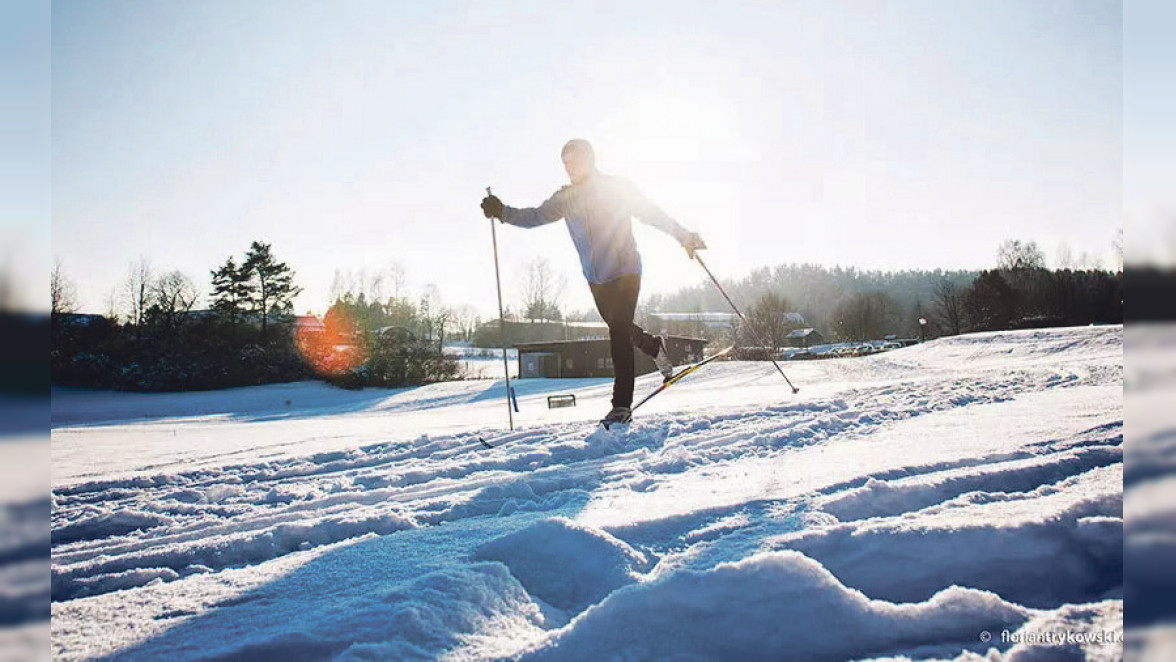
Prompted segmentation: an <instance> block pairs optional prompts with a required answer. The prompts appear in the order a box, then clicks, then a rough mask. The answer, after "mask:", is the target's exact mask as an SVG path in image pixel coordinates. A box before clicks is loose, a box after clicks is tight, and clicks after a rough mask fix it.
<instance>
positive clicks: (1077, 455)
mask: <svg viewBox="0 0 1176 662" xmlns="http://www.w3.org/2000/svg"><path fill="white" fill-rule="evenodd" d="M1122 461H1123V450H1122V448H1120V447H1117V446H1093V447H1086V448H1078V449H1074V450H1072V451H1069V452H1065V453H1055V454H1050V455H1047V456H1044V457H1033V458H1029V459H1026V460H1015V461H1010V462H996V463H993V464H990V465H982V466H980V467H967V468H962V469H957V470H952V471H943V472H936V473H932V474H927V475H920V476H912V477H907V478H902V479H899V480H878V479H876V478H870V479H869V480H868V481H867V482H866V484H865V485H863V486H862V487H859V488H856V489H850V490H845V491H844V492H839V493H837V494H835V495H832V496H830V497H826V498H824V499H822V500H820V501H819V502H818V504H817V506H818V507H819V508H820V509H821V510H823V511H824V512H827V513H829V514H831V515H834V516H835V517H837V518H838V519H840V520H841V521H843V522H847V521H851V520H860V519H869V518H871V517H885V516H891V515H899V514H902V513H905V512H912V511H916V510H921V509H923V508H927V507H929V506H933V505H935V504H937V503H942V502H944V501H948V500H949V499H952V498H954V497H957V496H960V495H962V494H966V493H968V492H976V491H1000V492H1024V491H1028V490H1032V489H1035V488H1037V487H1038V486H1040V485H1043V484H1046V483H1054V482H1057V481H1060V480H1063V479H1065V478H1067V477H1069V476H1073V475H1077V474H1080V473H1083V472H1085V471H1088V470H1090V469H1093V468H1095V467H1102V466H1107V465H1111V464H1116V463H1121V462H1122Z"/></svg>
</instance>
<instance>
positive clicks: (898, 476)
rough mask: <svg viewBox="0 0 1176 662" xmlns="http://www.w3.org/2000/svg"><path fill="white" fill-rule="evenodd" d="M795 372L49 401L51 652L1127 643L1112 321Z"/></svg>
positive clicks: (871, 654)
mask: <svg viewBox="0 0 1176 662" xmlns="http://www.w3.org/2000/svg"><path fill="white" fill-rule="evenodd" d="M783 365H784V368H785V369H786V370H787V371H788V372H789V376H790V377H791V378H792V380H793V381H794V382H796V383H797V384H798V385H800V386H801V392H800V394H799V395H795V396H794V395H792V394H791V392H790V390H789V389H788V387H787V385H786V384H784V383H783V380H781V379H780V377H779V375H778V374H776V372H775V370H774V369H773V368H772V366H771V365H770V364H766V363H744V362H729V363H718V364H711V365H708V366H707V367H706V368H705V369H703V370H700V371H699V372H698V373H697V374H695V375H692V376H691V377H689V378H687V379H686V380H684V381H683V382H682V383H681V384H680V385H679V386H676V387H674V388H673V389H670V390H668V391H666V392H665V393H664V394H662V395H660V396H659V397H657V398H655V399H654V400H652V401H651V402H650V403H649V405H648V406H647V407H646V408H643V409H642V410H641V411H639V412H638V414H639V416H638V420H637V421H636V422H635V423H634V425H633V426H632V428H631V429H630V431H629V432H628V434H627V435H610V434H605V433H600V432H597V431H595V426H594V422H595V420H596V419H597V418H599V417H600V416H601V415H602V414H603V413H604V412H605V411H607V409H608V396H609V391H610V386H611V384H610V381H609V380H601V379H586V380H521V381H518V382H516V388H517V391H518V395H519V404H520V411H519V412H518V413H517V414H515V424H516V430H514V431H513V432H512V431H508V430H506V429H505V428H506V416H507V412H506V411H505V409H506V405H505V401H504V399H503V391H504V388H503V384H502V383H501V382H499V381H466V382H453V383H446V384H436V385H432V386H428V387H422V388H416V389H402V390H395V391H391V390H374V389H368V390H364V391H359V392H348V391H339V390H335V389H331V388H329V387H325V386H322V385H319V384H312V383H304V384H292V385H279V386H270V387H262V388H250V389H239V390H232V391H223V392H218V393H195V394H182V395H171V394H140V395H134V394H109V393H93V392H81V391H59V392H55V393H54V400H53V475H54V491H53V499H52V525H53V528H52V543H53V561H52V563H53V570H52V596H53V600H54V603H53V648H54V655H55V657H56V658H57V659H62V660H76V659H87V658H103V659H110V660H157V659H168V660H173V661H178V660H197V659H199V660H228V659H233V660H246V659H248V660H287V659H289V660H434V659H438V660H499V659H523V660H528V661H537V660H545V661H549V660H682V661H686V660H692V661H693V660H849V659H910V660H931V659H936V660H952V659H956V660H1000V659H1005V660H1030V659H1032V660H1040V659H1049V660H1054V659H1067V660H1068V659H1082V658H1083V657H1085V658H1086V659H1092V660H1111V659H1120V658H1121V657H1122V655H1123V644H1122V632H1123V627H1122V626H1123V599H1122V598H1123V592H1124V582H1123V556H1124V547H1123V528H1124V527H1123V484H1124V470H1123V467H1124V465H1123V412H1124V405H1123V329H1122V328H1121V327H1097V328H1073V329H1051V330H1039V331H1026V332H1010V333H993V334H977V335H969V336H962V337H957V338H950V339H944V340H938V341H935V342H931V343H927V344H925V345H921V346H916V347H910V348H906V349H901V350H895V351H892V352H888V353H886V354H880V355H876V356H872V357H865V358H851V359H834V360H828V361H819V362H801V363H786V364H783ZM654 379H655V377H653V376H646V377H643V378H640V379H639V380H638V393H642V392H645V391H647V390H649V389H652V388H653V387H654V386H655V382H654ZM557 393H574V394H575V395H576V397H577V402H578V406H576V407H574V408H566V409H547V407H546V404H545V403H546V397H547V396H548V395H550V394H557ZM479 436H481V437H482V438H484V439H485V440H486V441H488V442H490V444H492V445H493V446H494V447H493V448H487V447H485V446H483V444H482V443H481V442H480V441H479ZM1147 558H1152V559H1159V557H1158V556H1150V557H1147ZM1043 640H1044V641H1043Z"/></svg>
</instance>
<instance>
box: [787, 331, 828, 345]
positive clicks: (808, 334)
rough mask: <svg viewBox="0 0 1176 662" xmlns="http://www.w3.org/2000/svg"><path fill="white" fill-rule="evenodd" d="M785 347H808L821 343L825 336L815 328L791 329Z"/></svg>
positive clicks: (823, 341)
mask: <svg viewBox="0 0 1176 662" xmlns="http://www.w3.org/2000/svg"><path fill="white" fill-rule="evenodd" d="M787 343H788V344H787V345H786V346H787V347H800V348H808V347H812V346H813V345H823V344H824V343H825V337H824V336H822V335H821V332H820V331H817V330H816V329H793V330H792V331H791V332H790V333H789V334H788V339H787Z"/></svg>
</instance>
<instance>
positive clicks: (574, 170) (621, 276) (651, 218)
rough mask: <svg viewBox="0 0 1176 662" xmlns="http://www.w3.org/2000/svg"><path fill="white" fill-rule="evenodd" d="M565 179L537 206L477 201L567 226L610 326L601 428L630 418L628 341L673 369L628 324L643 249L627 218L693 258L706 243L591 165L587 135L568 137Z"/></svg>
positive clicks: (654, 341) (660, 350) (528, 221)
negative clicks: (608, 393) (607, 406)
mask: <svg viewBox="0 0 1176 662" xmlns="http://www.w3.org/2000/svg"><path fill="white" fill-rule="evenodd" d="M560 156H561V158H562V159H563V164H564V170H565V171H566V172H567V173H568V179H570V180H571V182H572V183H571V184H570V185H568V186H564V187H563V188H561V189H560V190H558V191H556V192H555V194H553V195H552V196H551V197H550V198H548V199H547V201H546V202H544V203H543V204H541V205H539V206H538V207H522V208H516V207H508V206H506V205H504V204H502V201H501V200H499V199H498V198H497V197H496V196H494V195H493V194H491V195H487V196H486V197H485V198H484V199H483V200H482V212H483V213H484V214H485V215H486V217H487V218H497V219H498V220H499V221H501V222H503V223H508V224H510V225H515V226H518V227H521V228H534V227H538V226H540V225H546V224H548V223H554V222H555V221H558V220H560V219H561V218H562V219H564V221H565V222H566V224H567V228H568V233H569V234H570V235H571V237H572V243H574V244H575V245H576V250H577V251H578V252H579V253H580V264H581V266H582V268H583V271H584V278H586V279H587V280H588V287H589V288H590V289H591V290H592V297H593V299H595V301H596V309H597V310H598V311H600V316H601V317H602V318H604V321H605V323H606V324H608V336H609V345H610V350H611V353H612V361H613V369H614V371H615V374H616V378H615V380H614V382H613V396H612V406H613V408H612V411H610V412H609V413H608V415H607V416H605V417H604V420H602V421H601V423H602V424H604V425H605V427H608V426H610V425H613V424H626V423H628V422H629V420H630V419H631V418H632V414H631V412H630V407H631V406H632V404H633V381H634V378H635V363H636V359H635V356H634V353H633V347H638V348H640V349H641V351H643V352H645V353H646V354H648V355H649V356H651V357H653V360H654V363H655V364H657V368H658V370H659V371H660V372H661V374H662V377H663V378H665V379H669V378H670V376H671V375H672V374H673V363H672V362H671V361H670V357H669V354H668V353H667V351H666V346H665V340H664V339H663V338H661V337H658V336H651V335H650V334H648V333H646V332H645V331H644V330H642V329H641V328H640V327H638V326H637V325H636V324H634V323H633V315H634V313H635V312H636V309H637V295H638V294H639V293H640V291H641V255H640V254H639V253H638V252H637V244H636V242H635V241H634V239H633V226H632V218H633V217H634V216H636V217H637V218H639V219H640V220H641V221H643V222H645V223H646V224H648V225H652V226H653V227H655V228H658V229H659V230H661V231H663V232H665V233H666V234H668V235H670V236H672V237H674V238H675V239H677V240H678V242H679V243H681V244H682V246H683V248H685V249H686V254H687V255H689V256H690V258H691V259H693V258H694V251H696V250H699V249H703V248H706V244H705V243H703V241H702V238H701V237H700V236H698V233H695V232H690V231H689V230H686V229H685V228H683V227H682V226H681V225H679V224H678V223H677V222H676V221H674V219H672V218H670V216H669V215H668V214H666V213H665V212H664V211H662V210H661V209H660V208H659V207H658V206H657V205H654V204H653V203H652V202H650V201H649V200H647V199H646V198H645V196H644V195H642V194H641V192H640V191H638V190H637V188H636V187H634V186H633V184H631V183H630V182H628V181H627V180H625V179H622V178H620V177H615V176H612V175H608V174H605V173H602V172H600V171H599V170H597V169H596V155H595V152H594V151H593V149H592V145H591V144H589V143H588V141H587V140H583V139H579V138H577V139H574V140H570V141H568V143H567V144H566V145H564V146H563V150H562V151H561V153H560Z"/></svg>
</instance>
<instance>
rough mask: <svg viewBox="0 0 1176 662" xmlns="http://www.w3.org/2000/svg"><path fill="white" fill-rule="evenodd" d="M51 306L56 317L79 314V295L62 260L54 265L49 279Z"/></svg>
mask: <svg viewBox="0 0 1176 662" xmlns="http://www.w3.org/2000/svg"><path fill="white" fill-rule="evenodd" d="M49 299H50V301H49V304H50V311H51V312H52V313H53V314H54V315H60V314H63V313H76V312H78V295H77V289H76V288H75V287H74V284H73V281H72V280H70V278H69V276H68V275H66V273H65V269H64V268H63V267H62V265H61V260H56V261H55V262H54V263H53V273H52V274H51V275H50V278H49Z"/></svg>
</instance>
